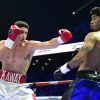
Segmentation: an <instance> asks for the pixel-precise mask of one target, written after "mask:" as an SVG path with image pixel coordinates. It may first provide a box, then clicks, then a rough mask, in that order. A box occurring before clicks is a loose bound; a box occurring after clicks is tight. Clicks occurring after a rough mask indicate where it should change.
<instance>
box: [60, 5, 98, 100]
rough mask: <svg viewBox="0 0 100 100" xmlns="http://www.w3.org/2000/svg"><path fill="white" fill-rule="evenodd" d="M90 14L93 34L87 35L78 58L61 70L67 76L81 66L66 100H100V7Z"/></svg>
mask: <svg viewBox="0 0 100 100" xmlns="http://www.w3.org/2000/svg"><path fill="white" fill-rule="evenodd" d="M90 14H91V22H90V27H91V29H92V30H93V32H90V33H88V34H87V35H86V37H85V39H84V44H83V46H82V47H81V48H80V50H79V52H78V53H77V54H76V56H75V57H73V58H72V60H70V61H69V62H67V63H66V64H64V66H61V67H60V68H59V69H60V71H61V72H62V73H64V74H65V73H67V72H69V71H70V70H71V69H73V68H75V67H77V66H79V68H78V71H77V75H76V79H75V81H74V82H73V84H72V89H71V91H69V92H70V95H69V97H68V98H66V100H99V99H100V7H94V8H93V9H92V10H91V11H90ZM65 70H66V71H65Z"/></svg>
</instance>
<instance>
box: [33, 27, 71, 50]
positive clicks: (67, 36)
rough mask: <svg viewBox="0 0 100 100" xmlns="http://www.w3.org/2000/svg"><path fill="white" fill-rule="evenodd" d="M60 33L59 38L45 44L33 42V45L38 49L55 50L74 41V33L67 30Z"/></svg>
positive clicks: (61, 30)
mask: <svg viewBox="0 0 100 100" xmlns="http://www.w3.org/2000/svg"><path fill="white" fill-rule="evenodd" d="M58 33H59V37H57V38H53V39H51V40H49V41H45V42H39V41H33V43H32V44H33V47H34V48H36V49H50V48H55V47H57V46H59V45H61V44H63V43H66V42H67V41H69V40H71V39H72V33H71V32H70V31H69V30H67V29H60V30H59V31H58Z"/></svg>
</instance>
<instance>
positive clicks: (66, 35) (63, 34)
mask: <svg viewBox="0 0 100 100" xmlns="http://www.w3.org/2000/svg"><path fill="white" fill-rule="evenodd" d="M58 33H59V35H60V36H59V37H58V42H59V43H60V44H63V43H66V42H67V41H69V40H71V39H72V33H71V32H70V31H69V30H67V29H60V30H59V31H58Z"/></svg>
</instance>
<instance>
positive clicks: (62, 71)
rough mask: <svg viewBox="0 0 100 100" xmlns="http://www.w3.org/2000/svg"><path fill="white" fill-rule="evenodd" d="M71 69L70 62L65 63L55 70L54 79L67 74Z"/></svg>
mask: <svg viewBox="0 0 100 100" xmlns="http://www.w3.org/2000/svg"><path fill="white" fill-rule="evenodd" d="M69 71H70V66H69V65H68V63H65V64H64V65H63V66H61V67H60V68H58V69H57V70H55V72H54V79H56V80H57V79H60V78H61V77H62V76H63V75H64V74H67V72H69Z"/></svg>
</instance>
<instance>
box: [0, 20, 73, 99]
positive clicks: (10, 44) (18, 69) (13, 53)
mask: <svg viewBox="0 0 100 100" xmlns="http://www.w3.org/2000/svg"><path fill="white" fill-rule="evenodd" d="M28 30H29V25H28V24H27V23H26V22H24V21H16V22H15V23H14V25H11V27H10V30H9V32H8V38H7V40H2V41H0V61H1V62H2V69H1V71H0V86H3V87H1V88H2V89H1V88H0V91H1V92H0V100H4V99H5V100H6V98H7V97H8V98H11V100H33V95H32V94H33V91H32V90H31V89H29V88H26V87H28V86H26V85H24V83H25V82H26V81H25V80H26V73H27V71H28V68H29V65H30V62H31V60H32V56H33V53H34V52H35V50H36V49H50V48H56V47H58V46H59V45H61V44H63V43H66V42H67V41H69V40H70V39H71V38H72V34H71V32H70V31H68V30H67V29H61V30H59V32H58V33H59V37H57V38H53V39H51V40H49V41H45V42H41V41H35V40H30V41H29V40H26V38H27V35H28ZM32 77H34V76H32ZM15 83H16V84H15ZM21 83H23V84H21ZM19 85H20V86H19ZM4 87H5V88H4ZM10 87H12V88H10ZM19 87H20V88H19ZM23 88H24V89H23ZM8 89H9V92H8V94H5V93H4V92H3V91H2V90H5V91H8ZM15 90H16V91H15ZM24 90H25V91H24ZM10 92H12V95H11V93H10ZM17 92H18V93H17ZM19 93H20V94H19ZM21 93H22V95H21ZM2 95H3V96H2ZM7 95H8V96H7ZM10 95H11V96H10ZM23 95H24V96H23Z"/></svg>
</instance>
